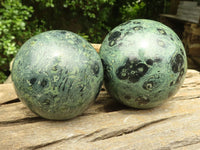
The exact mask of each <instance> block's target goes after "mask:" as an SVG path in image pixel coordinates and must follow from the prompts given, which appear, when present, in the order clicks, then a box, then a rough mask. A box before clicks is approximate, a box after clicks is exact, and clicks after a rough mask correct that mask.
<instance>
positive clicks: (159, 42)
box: [157, 39, 166, 48]
mask: <svg viewBox="0 0 200 150" xmlns="http://www.w3.org/2000/svg"><path fill="white" fill-rule="evenodd" d="M157 44H158V45H159V46H160V47H162V48H165V47H166V44H165V43H164V42H163V41H162V40H160V39H158V40H157Z"/></svg>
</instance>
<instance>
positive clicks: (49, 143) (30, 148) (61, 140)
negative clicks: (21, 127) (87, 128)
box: [23, 134, 83, 150]
mask: <svg viewBox="0 0 200 150" xmlns="http://www.w3.org/2000/svg"><path fill="white" fill-rule="evenodd" d="M81 136H83V134H78V135H74V136H71V137H69V138H62V139H59V140H56V141H52V142H48V143H43V144H39V145H35V146H29V147H25V148H23V149H26V150H37V149H40V148H45V147H48V146H52V145H54V144H59V143H61V142H65V141H69V140H73V139H75V138H78V137H81Z"/></svg>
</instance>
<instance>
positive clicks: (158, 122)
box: [0, 70, 200, 150]
mask: <svg viewBox="0 0 200 150" xmlns="http://www.w3.org/2000/svg"><path fill="white" fill-rule="evenodd" d="M199 147H200V74H199V72H197V71H194V70H188V72H187V76H186V79H185V82H184V84H183V86H182V88H181V89H180V90H179V92H178V93H177V94H176V96H174V97H173V98H172V99H170V100H168V101H167V102H166V103H164V104H163V105H162V106H160V107H157V108H154V109H148V110H137V109H132V108H128V107H126V106H123V105H121V104H119V103H117V102H115V101H114V100H113V99H112V98H111V97H110V96H109V95H108V93H107V92H106V91H105V90H102V91H101V93H100V95H99V97H98V99H97V101H96V102H95V103H94V104H93V105H92V106H91V107H90V108H89V109H88V110H87V111H86V112H85V113H84V114H83V115H81V116H79V117H77V118H74V119H71V120H68V121H49V120H45V119H43V118H40V117H38V116H37V115H35V114H33V113H32V112H30V111H29V109H28V108H26V107H25V106H24V105H23V104H22V103H21V102H20V101H19V100H18V99H17V96H16V94H15V91H14V88H13V85H12V83H10V84H2V85H0V149H2V150H4V149H5V150H12V149H13V150H16V149H21V150H22V149H23V150H24V149H25V150H26V149H27V150H36V149H40V150H54V149H57V150H58V149H59V150H60V149H61V150H62V149H63V150H66V149H67V150H68V149H72V150H76V149H77V150H82V149H84V150H105V149H106V150H172V149H173V150H174V149H176V150H196V149H198V148H199Z"/></svg>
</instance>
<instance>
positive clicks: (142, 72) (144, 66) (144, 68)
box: [137, 63, 149, 76]
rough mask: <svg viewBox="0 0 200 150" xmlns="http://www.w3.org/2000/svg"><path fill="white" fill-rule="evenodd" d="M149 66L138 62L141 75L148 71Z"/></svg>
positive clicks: (138, 70) (138, 71)
mask: <svg viewBox="0 0 200 150" xmlns="http://www.w3.org/2000/svg"><path fill="white" fill-rule="evenodd" d="M148 69H149V67H148V66H147V65H145V64H142V63H141V64H138V65H137V73H139V74H140V76H144V75H145V74H146V72H147V71H148Z"/></svg>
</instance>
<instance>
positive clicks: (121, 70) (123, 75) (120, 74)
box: [116, 66, 128, 80]
mask: <svg viewBox="0 0 200 150" xmlns="http://www.w3.org/2000/svg"><path fill="white" fill-rule="evenodd" d="M116 75H117V77H118V78H119V79H121V80H126V79H127V78H128V72H127V69H126V68H125V67H124V66H120V67H119V68H118V69H117V71H116Z"/></svg>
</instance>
